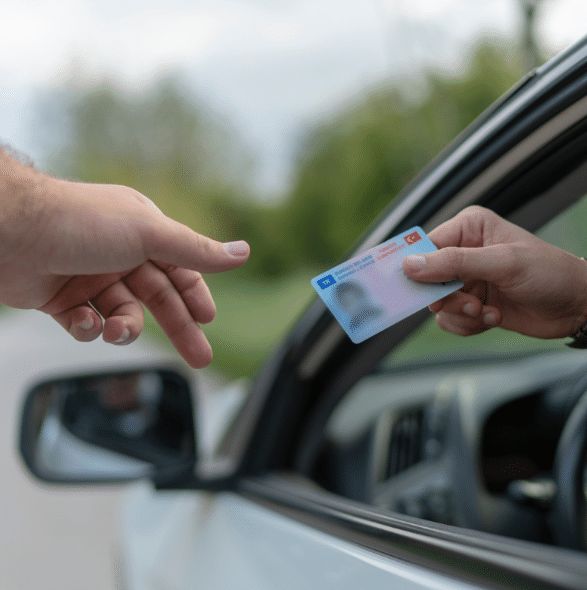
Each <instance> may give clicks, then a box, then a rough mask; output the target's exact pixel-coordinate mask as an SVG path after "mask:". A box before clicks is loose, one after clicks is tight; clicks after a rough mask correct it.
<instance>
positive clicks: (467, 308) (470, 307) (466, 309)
mask: <svg viewBox="0 0 587 590" xmlns="http://www.w3.org/2000/svg"><path fill="white" fill-rule="evenodd" d="M463 313H464V314H465V315H468V316H471V317H472V318H474V317H475V304H474V303H465V305H463ZM488 315H489V314H488Z"/></svg>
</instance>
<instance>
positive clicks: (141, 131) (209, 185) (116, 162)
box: [42, 80, 252, 239]
mask: <svg viewBox="0 0 587 590" xmlns="http://www.w3.org/2000/svg"><path fill="white" fill-rule="evenodd" d="M42 111H43V112H44V113H45V117H44V121H45V136H46V137H49V138H51V140H50V141H49V142H48V144H47V146H46V149H47V151H48V152H49V153H50V154H51V156H50V158H48V161H49V163H48V165H49V167H50V168H51V169H52V170H53V171H55V172H56V173H58V174H61V175H65V176H68V177H70V178H77V179H80V180H84V181H86V182H105V183H115V184H124V185H128V186H132V187H133V188H136V189H137V190H139V191H141V192H143V193H144V194H145V195H147V196H148V197H149V198H151V199H152V200H153V201H154V202H155V203H156V204H157V205H158V206H159V207H160V208H161V209H162V210H163V211H164V212H165V213H166V214H167V215H170V216H171V217H174V218H176V219H178V220H180V221H182V222H183V223H185V224H186V225H189V226H190V227H192V228H194V229H195V230H196V231H199V232H202V233H206V234H208V235H211V236H212V237H215V238H216V239H232V237H233V236H234V231H233V230H234V228H233V227H232V223H231V220H230V219H228V218H227V216H226V215H225V214H224V209H225V205H226V204H227V203H230V202H232V201H235V200H239V199H243V198H244V197H243V196H242V193H243V192H246V190H247V187H246V179H247V178H248V177H249V168H250V167H251V166H252V159H251V158H250V157H249V156H248V155H247V153H246V150H245V149H244V147H243V144H242V143H241V142H239V141H238V138H236V136H235V134H234V133H232V132H231V131H230V130H229V127H228V125H226V124H225V123H224V122H223V121H221V120H220V118H219V117H215V116H214V115H213V114H212V113H211V112H210V111H209V109H207V108H206V107H204V106H203V105H201V104H198V103H197V102H196V101H195V100H194V98H193V97H192V95H191V94H189V93H188V92H187V91H185V90H184V89H183V88H182V86H181V85H180V84H179V83H178V82H177V81H174V80H164V81H162V82H160V83H159V84H158V85H156V86H155V87H153V88H151V89H150V90H148V91H146V92H143V93H134V94H133V93H128V92H123V91H122V90H120V89H119V88H117V87H116V85H115V84H114V83H112V82H109V81H106V82H104V83H102V84H100V85H98V86H96V87H94V88H90V89H81V90H80V89H79V88H77V87H76V85H74V84H70V85H68V86H66V87H65V88H64V89H61V90H60V91H59V92H57V93H55V94H54V95H51V96H49V97H46V98H45V99H44V107H43V109H42ZM55 138H65V139H64V140H63V139H61V140H58V139H55Z"/></svg>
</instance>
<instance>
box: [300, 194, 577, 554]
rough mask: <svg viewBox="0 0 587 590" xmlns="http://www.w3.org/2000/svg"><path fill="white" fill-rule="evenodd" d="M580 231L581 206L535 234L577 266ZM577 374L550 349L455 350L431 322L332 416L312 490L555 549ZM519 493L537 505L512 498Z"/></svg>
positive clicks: (542, 344) (501, 339) (515, 345)
mask: <svg viewBox="0 0 587 590" xmlns="http://www.w3.org/2000/svg"><path fill="white" fill-rule="evenodd" d="M585 219H587V197H582V198H580V199H578V200H577V201H576V202H575V203H573V204H572V205H570V206H569V207H568V208H567V209H565V210H564V211H563V212H561V213H559V214H558V215H556V216H555V217H554V218H553V219H552V220H550V221H549V222H547V223H546V224H544V225H543V226H542V227H541V228H540V229H539V230H538V231H537V232H536V234H537V235H538V236H539V237H541V238H542V239H544V240H546V241H548V242H550V243H552V244H554V245H557V246H559V247H561V248H564V249H566V250H568V251H570V252H572V253H574V254H576V255H578V256H582V255H584V254H585V253H587V232H585V231H584V227H583V224H584V220H585ZM586 264H587V262H586ZM585 369H587V355H586V354H585V353H584V351H576V350H571V349H569V348H567V347H565V346H564V343H563V341H561V340H560V339H557V340H551V341H547V340H539V339H534V338H529V337H525V336H521V335H519V334H516V333H513V332H509V331H506V330H501V329H495V330H489V331H487V332H485V333H483V334H480V335H477V336H474V337H469V338H463V337H459V336H455V335H452V334H449V333H447V332H444V331H442V330H441V329H440V328H439V327H437V326H436V324H435V321H434V317H430V318H429V319H428V320H426V321H425V322H424V323H423V324H422V325H421V326H420V327H419V328H417V329H416V330H415V331H414V332H413V333H412V334H411V335H409V336H408V337H407V338H406V339H405V341H404V342H403V343H402V344H400V346H398V347H397V348H395V349H394V350H393V351H392V352H390V353H389V354H388V355H387V356H386V357H385V358H384V359H383V360H382V361H381V362H380V363H379V364H378V366H377V367H376V369H375V370H374V371H373V372H371V373H370V374H369V375H367V376H365V377H363V378H361V379H360V380H359V381H358V382H357V383H356V384H355V385H354V386H353V387H352V388H351V389H350V390H349V391H348V392H347V393H346V395H344V397H342V399H341V400H340V401H339V402H338V403H337V404H336V405H335V407H334V409H333V411H332V412H331V414H330V416H329V417H328V419H327V421H326V424H325V427H324V440H323V444H322V446H321V448H320V452H319V454H318V456H317V458H316V460H315V462H314V468H313V471H312V478H313V479H314V480H315V481H316V482H317V483H319V484H320V485H321V486H322V487H324V488H326V489H327V490H329V491H332V492H335V493H336V494H339V495H341V496H344V497H347V498H350V499H353V500H356V501H360V502H364V503H367V504H369V505H372V506H375V507H377V508H382V509H384V510H389V511H391V512H395V513H400V514H405V515H408V516H415V517H419V518H423V519H427V520H431V521H434V522H436V523H443V524H449V525H456V526H459V527H465V528H468V529H473V530H477V531H484V532H491V533H496V534H499V535H504V536H507V537H510V538H519V539H524V540H528V541H536V542H540V543H546V544H554V540H553V532H552V529H551V527H550V526H549V516H548V509H549V506H548V503H549V500H550V496H549V494H551V493H552V489H553V485H554V481H553V475H552V471H553V462H554V457H555V452H556V448H557V444H558V440H559V438H560V436H561V432H562V430H563V427H564V425H565V421H566V420H567V418H568V415H569V413H570V411H571V409H572V407H573V405H574V403H575V402H576V401H577V396H578V395H579V393H581V392H580V391H579V392H578V391H577V389H576V387H575V386H574V385H575V383H576V382H577V380H580V379H581V377H582V375H583V374H584V372H585ZM527 482H530V484H536V486H542V488H541V490H542V491H543V497H541V498H540V499H535V500H532V499H530V498H528V497H527V496H525V495H524V493H522V492H520V490H521V488H522V487H523V486H524V485H526V483H527Z"/></svg>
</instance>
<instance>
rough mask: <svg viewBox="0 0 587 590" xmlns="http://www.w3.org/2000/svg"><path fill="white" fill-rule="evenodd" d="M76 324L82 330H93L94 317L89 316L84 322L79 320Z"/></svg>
mask: <svg viewBox="0 0 587 590" xmlns="http://www.w3.org/2000/svg"><path fill="white" fill-rule="evenodd" d="M76 326H77V327H78V328H81V329H82V330H91V329H92V328H93V327H94V318H93V317H92V316H90V317H89V318H86V319H85V320H84V321H83V322H79V323H78V324H76Z"/></svg>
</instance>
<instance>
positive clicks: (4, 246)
mask: <svg viewBox="0 0 587 590" xmlns="http://www.w3.org/2000/svg"><path fill="white" fill-rule="evenodd" d="M6 163H7V160H2V161H0V168H2V164H6ZM8 164H10V165H12V163H11V162H8ZM1 171H2V172H3V173H5V171H6V170H5V168H4V169H2V170H1ZM18 172H19V173H20V174H21V175H22V174H23V171H22V169H21V170H18ZM14 176H15V175H14V174H13V175H12V178H11V177H10V175H8V182H7V183H5V184H4V186H3V187H2V186H1V185H2V183H1V182H0V188H2V192H3V193H5V194H7V198H6V200H5V202H4V203H3V204H2V206H1V207H0V238H1V239H0V276H2V281H1V283H0V303H4V304H6V305H9V306H12V307H17V308H24V309H39V310H41V311H44V312H45V313H48V314H50V315H51V316H52V317H53V318H55V320H57V321H58V322H59V323H60V324H61V325H62V326H63V327H64V328H65V329H66V330H68V331H69V332H70V333H71V335H72V336H73V337H74V338H76V339H77V340H80V341H90V340H94V339H95V338H97V337H98V336H99V335H100V334H102V335H103V339H104V340H105V341H106V342H110V343H113V344H128V343H130V342H132V341H134V340H135V339H136V338H137V337H138V335H139V334H140V332H141V330H142V328H143V321H144V312H143V306H142V304H144V305H145V307H147V309H149V311H150V312H151V313H152V314H153V316H154V318H155V319H156V321H157V322H158V323H159V324H160V326H161V327H162V328H163V330H164V332H165V333H166V334H167V336H168V337H169V338H170V340H171V342H172V344H173V345H174V346H175V348H176V349H177V351H178V352H179V353H180V354H181V356H182V357H183V358H184V359H185V360H186V362H187V363H188V364H189V365H191V366H192V367H202V366H205V365H207V364H208V363H209V362H210V360H211V358H212V351H211V348H210V345H209V344H208V341H207V340H206V337H205V336H204V333H203V332H202V329H201V328H200V325H199V324H205V323H208V322H210V321H211V320H212V319H213V318H214V315H215V313H216V308H215V305H214V301H213V299H212V297H211V295H210V292H209V290H208V287H207V286H206V283H205V282H204V280H203V278H202V275H201V274H200V273H201V272H204V273H211V272H221V271H226V270H230V269H234V268H236V267H238V266H240V265H242V264H243V263H244V262H245V261H246V260H247V258H248V256H249V246H248V244H247V243H246V242H231V243H230V244H222V243H219V242H216V241H214V240H212V239H210V238H207V237H205V236H202V235H200V234H198V233H196V232H194V231H192V230H191V229H189V228H188V227H186V226H185V225H182V224H181V223H178V222H177V221H174V220H172V219H170V218H169V217H166V216H165V215H164V214H163V213H161V211H160V210H159V209H158V208H157V207H156V206H155V205H154V204H153V203H152V202H151V201H150V200H149V199H147V198H146V197H145V196H143V195H141V194H140V193H138V192H137V191H134V190H133V189H130V188H127V187H122V186H114V185H98V184H85V183H74V182H68V181H64V180H58V179H53V178H48V177H45V176H42V175H40V174H37V173H33V172H27V173H26V174H24V178H21V177H20V176H18V174H17V175H16V176H17V178H16V180H15V178H14ZM2 178H7V175H6V174H2ZM2 178H0V181H1V180H2Z"/></svg>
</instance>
